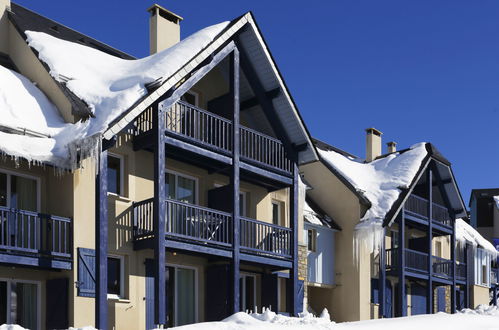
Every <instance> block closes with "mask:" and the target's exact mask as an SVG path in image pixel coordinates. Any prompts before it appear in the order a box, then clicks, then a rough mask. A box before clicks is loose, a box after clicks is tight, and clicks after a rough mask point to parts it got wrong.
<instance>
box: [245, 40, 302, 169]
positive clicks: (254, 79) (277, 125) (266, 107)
mask: <svg viewBox="0 0 499 330" xmlns="http://www.w3.org/2000/svg"><path fill="white" fill-rule="evenodd" d="M236 39H237V41H236V43H237V45H238V46H239V45H241V42H240V41H239V36H237V37H236ZM238 48H239V51H240V56H241V69H242V71H243V72H244V75H245V76H246V78H247V79H248V82H249V84H250V86H251V89H252V90H253V93H254V94H255V97H256V98H257V100H258V103H259V104H260V106H261V107H262V109H263V111H264V113H265V115H266V117H267V119H268V121H269V123H270V125H271V126H272V129H273V130H274V132H275V133H276V135H277V136H278V137H279V139H280V140H281V141H282V142H283V144H284V148H285V150H286V154H287V156H288V158H289V159H291V160H292V161H295V160H296V159H298V155H297V153H296V151H295V150H294V149H293V146H292V141H291V138H290V137H289V135H288V133H287V131H286V129H285V128H284V125H283V123H282V122H281V119H280V118H279V116H278V115H277V111H276V110H275V108H274V105H273V104H272V101H271V100H270V99H268V98H267V96H266V95H265V89H264V87H263V84H262V82H261V81H260V78H259V77H258V74H257V72H256V70H255V68H254V67H253V65H252V64H251V60H250V58H249V56H248V55H247V54H246V52H245V51H244V48H243V47H238Z"/></svg>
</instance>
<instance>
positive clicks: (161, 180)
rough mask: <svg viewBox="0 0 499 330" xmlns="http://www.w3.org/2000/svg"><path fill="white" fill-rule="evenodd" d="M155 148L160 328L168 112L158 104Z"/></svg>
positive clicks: (158, 317)
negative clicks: (166, 113)
mask: <svg viewBox="0 0 499 330" xmlns="http://www.w3.org/2000/svg"><path fill="white" fill-rule="evenodd" d="M153 145H154V202H153V232H154V242H153V248H154V289H155V291H156V292H157V293H158V294H155V295H154V315H155V324H157V325H159V327H161V326H163V325H165V324H166V319H167V318H166V302H167V297H166V295H167V290H166V286H167V283H166V250H165V239H166V238H165V237H166V236H165V234H166V219H165V218H166V205H165V201H166V192H165V189H166V188H165V171H166V154H165V112H164V108H163V107H160V106H158V103H155V105H154V106H153Z"/></svg>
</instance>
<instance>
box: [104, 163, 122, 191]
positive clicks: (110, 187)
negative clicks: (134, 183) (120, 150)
mask: <svg viewBox="0 0 499 330" xmlns="http://www.w3.org/2000/svg"><path fill="white" fill-rule="evenodd" d="M123 167H124V166H123V156H118V155H108V156H107V191H108V192H110V193H112V194H116V195H123Z"/></svg>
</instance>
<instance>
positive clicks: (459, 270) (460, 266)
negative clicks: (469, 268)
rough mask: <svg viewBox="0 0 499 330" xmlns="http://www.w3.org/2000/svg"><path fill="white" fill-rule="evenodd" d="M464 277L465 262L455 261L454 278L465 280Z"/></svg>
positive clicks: (465, 275)
mask: <svg viewBox="0 0 499 330" xmlns="http://www.w3.org/2000/svg"><path fill="white" fill-rule="evenodd" d="M466 277H467V274H466V264H465V263H462V262H459V263H457V262H456V278H457V279H458V280H460V281H465V280H466Z"/></svg>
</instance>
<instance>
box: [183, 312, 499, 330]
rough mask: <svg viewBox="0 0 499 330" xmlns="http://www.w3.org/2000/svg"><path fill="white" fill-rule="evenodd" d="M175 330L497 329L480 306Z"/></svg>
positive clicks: (240, 321) (267, 316) (240, 316)
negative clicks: (345, 319)
mask: <svg viewBox="0 0 499 330" xmlns="http://www.w3.org/2000/svg"><path fill="white" fill-rule="evenodd" d="M174 329H178V330H243V329H244V330H281V329H288V330H291V329H297V330H312V329H319V330H320V329H335V330H363V329H368V330H412V329H414V330H433V329H438V330H446V329H452V330H481V329H483V330H485V329H487V330H492V329H499V310H498V309H497V307H488V306H481V307H479V308H478V309H476V310H469V309H468V310H463V311H462V312H460V313H457V314H446V313H438V314H433V315H417V316H408V317H400V318H391V319H382V320H369V321H359V322H344V323H335V322H332V321H330V320H329V315H328V314H327V312H326V313H324V312H323V315H322V316H321V317H314V316H313V315H312V314H306V315H303V316H302V317H286V316H282V315H276V314H275V313H273V312H271V311H265V312H263V313H261V314H246V313H242V312H241V313H237V314H234V315H232V316H230V317H228V318H227V319H225V320H223V321H221V322H205V323H197V324H191V325H186V326H181V327H176V328H174Z"/></svg>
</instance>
